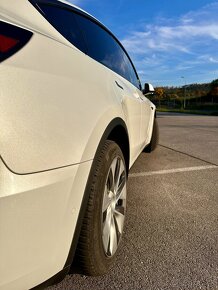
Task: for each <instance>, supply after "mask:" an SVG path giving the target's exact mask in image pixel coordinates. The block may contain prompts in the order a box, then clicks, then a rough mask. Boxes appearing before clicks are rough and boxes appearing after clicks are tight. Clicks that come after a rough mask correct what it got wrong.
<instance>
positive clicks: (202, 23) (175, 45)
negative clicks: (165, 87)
mask: <svg viewBox="0 0 218 290" xmlns="http://www.w3.org/2000/svg"><path fill="white" fill-rule="evenodd" d="M217 15H218V2H214V3H212V4H210V5H207V6H205V7H203V8H202V9H200V10H198V11H192V12H189V13H187V14H186V15H182V16H181V17H180V18H177V19H165V20H164V19H163V18H161V20H160V19H159V22H156V23H155V24H151V25H146V24H145V25H144V28H143V29H141V30H139V31H132V32H130V33H129V34H128V35H127V36H126V37H125V38H124V39H123V40H122V43H123V44H124V46H125V47H126V49H127V51H129V53H130V54H131V56H132V57H133V60H134V61H135V63H136V67H137V68H138V69H139V70H140V71H141V72H144V73H143V74H141V73H140V75H141V76H142V78H144V76H145V75H146V74H147V73H146V70H145V68H147V70H149V73H151V72H152V73H153V74H155V73H156V74H158V75H159V76H160V77H161V75H164V74H165V75H166V74H167V73H168V72H170V71H171V74H173V73H174V75H176V73H177V74H178V75H180V74H181V73H183V72H184V73H185V72H187V74H188V73H189V74H190V76H191V72H192V73H193V74H194V71H195V74H196V77H197V75H198V72H199V69H202V70H203V72H204V73H205V74H206V72H207V71H209V70H210V69H211V70H213V71H214V67H212V68H211V67H210V65H211V66H212V65H213V66H214V65H216V64H217V63H218V18H217ZM202 66H203V67H202ZM147 75H149V74H147ZM193 77H194V76H193ZM163 79H164V77H163Z"/></svg>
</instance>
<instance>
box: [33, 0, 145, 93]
mask: <svg viewBox="0 0 218 290" xmlns="http://www.w3.org/2000/svg"><path fill="white" fill-rule="evenodd" d="M37 5H38V7H40V9H41V12H42V13H43V14H44V16H45V18H46V19H47V20H48V21H49V22H50V23H51V24H52V25H53V26H54V27H55V28H56V29H57V30H58V31H59V32H60V33H61V34H62V35H63V36H64V37H65V38H66V39H67V40H69V41H70V42H71V43H72V44H73V45H74V46H76V47H77V48H78V49H80V50H81V51H82V52H84V53H86V54H88V55H89V56H90V57H91V58H93V59H95V60H96V61H98V62H100V63H101V64H103V65H105V66H107V67H108V68H110V69H111V70H113V71H114V72H116V73H118V74H119V75H121V76H122V77H124V78H125V79H127V80H128V81H130V82H131V83H132V84H133V85H135V86H136V87H137V88H139V89H140V82H139V79H138V77H137V74H136V72H135V69H134V67H133V65H132V63H131V61H130V59H129V57H128V56H127V54H126V52H125V51H124V50H123V48H122V46H121V45H120V44H119V42H117V40H116V39H115V38H114V37H113V36H112V35H111V34H110V33H109V32H108V31H107V30H105V29H104V28H103V27H102V26H101V25H98V24H97V23H96V22H95V21H94V20H93V21H92V20H91V19H89V18H88V17H86V16H83V15H80V14H79V13H77V12H74V11H72V10H71V9H67V8H62V7H60V6H56V5H53V4H43V3H40V2H39V3H37Z"/></svg>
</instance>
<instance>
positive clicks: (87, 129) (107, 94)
mask: <svg viewBox="0 0 218 290" xmlns="http://www.w3.org/2000/svg"><path fill="white" fill-rule="evenodd" d="M0 75H1V78H0V128H1V130H0V153H1V156H2V158H3V160H4V161H5V162H6V164H7V165H8V167H9V168H10V169H11V170H13V171H14V172H16V173H30V172H38V171H43V170H47V169H51V168H57V167H61V166H66V165H71V164H76V163H80V162H83V161H87V160H90V159H92V158H93V157H94V153H95V150H96V148H97V145H98V141H100V138H101V135H102V134H103V132H104V130H105V128H106V126H107V124H109V123H110V121H111V120H112V119H113V118H115V117H117V116H121V117H122V118H123V116H122V110H121V107H120V106H119V104H118V102H116V96H115V94H114V90H113V86H112V85H111V84H112V82H113V81H114V80H113V74H111V72H110V70H108V69H106V68H105V67H104V66H102V65H101V64H99V63H97V62H96V61H94V60H92V59H91V58H90V57H88V56H86V55H85V54H83V53H82V52H80V51H78V50H77V49H74V48H72V47H68V46H66V45H64V44H62V43H59V42H57V41H55V40H53V39H50V38H49V37H46V36H43V35H40V34H38V33H34V35H33V37H32V38H31V40H30V42H29V43H28V44H27V45H26V46H25V47H24V48H23V49H22V50H21V51H19V52H18V53H17V54H15V55H14V56H12V57H11V58H9V59H7V60H6V61H4V62H3V63H2V64H1V67H0ZM99 121H100V122H99ZM96 126H97V127H98V128H96ZM98 134H99V135H98ZM92 135H93V136H94V137H93V136H92ZM93 138H94V139H95V141H96V142H93ZM89 139H92V143H91V144H93V146H95V148H94V147H92V146H91V148H90V147H89V148H88V149H87V150H88V151H87V152H86V147H87V143H88V140H89ZM94 143H95V144H94Z"/></svg>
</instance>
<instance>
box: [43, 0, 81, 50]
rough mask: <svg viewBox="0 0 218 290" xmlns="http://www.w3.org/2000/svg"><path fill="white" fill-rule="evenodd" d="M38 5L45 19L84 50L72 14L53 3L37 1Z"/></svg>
mask: <svg viewBox="0 0 218 290" xmlns="http://www.w3.org/2000/svg"><path fill="white" fill-rule="evenodd" d="M38 6H39V7H40V8H41V10H42V11H43V13H44V14H45V17H46V19H47V20H48V21H49V22H50V23H51V24H52V26H54V27H55V28H56V29H57V30H58V31H59V32H60V33H61V34H62V35H63V36H64V37H65V38H66V39H67V40H69V41H70V42H71V43H72V44H73V45H75V46H76V47H77V48H78V49H80V50H81V51H83V52H86V47H85V43H84V40H83V37H82V34H81V31H80V30H79V28H78V26H77V23H76V21H75V19H74V14H73V13H72V12H71V11H70V10H67V9H64V8H61V7H57V6H54V5H46V4H42V3H39V4H38Z"/></svg>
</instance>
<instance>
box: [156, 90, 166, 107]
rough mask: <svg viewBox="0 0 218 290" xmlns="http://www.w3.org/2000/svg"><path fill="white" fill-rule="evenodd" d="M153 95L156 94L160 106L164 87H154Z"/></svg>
mask: <svg viewBox="0 0 218 290" xmlns="http://www.w3.org/2000/svg"><path fill="white" fill-rule="evenodd" d="M155 95H156V99H157V100H158V102H159V106H160V102H161V100H162V99H163V97H164V89H163V88H161V87H157V88H155Z"/></svg>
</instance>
